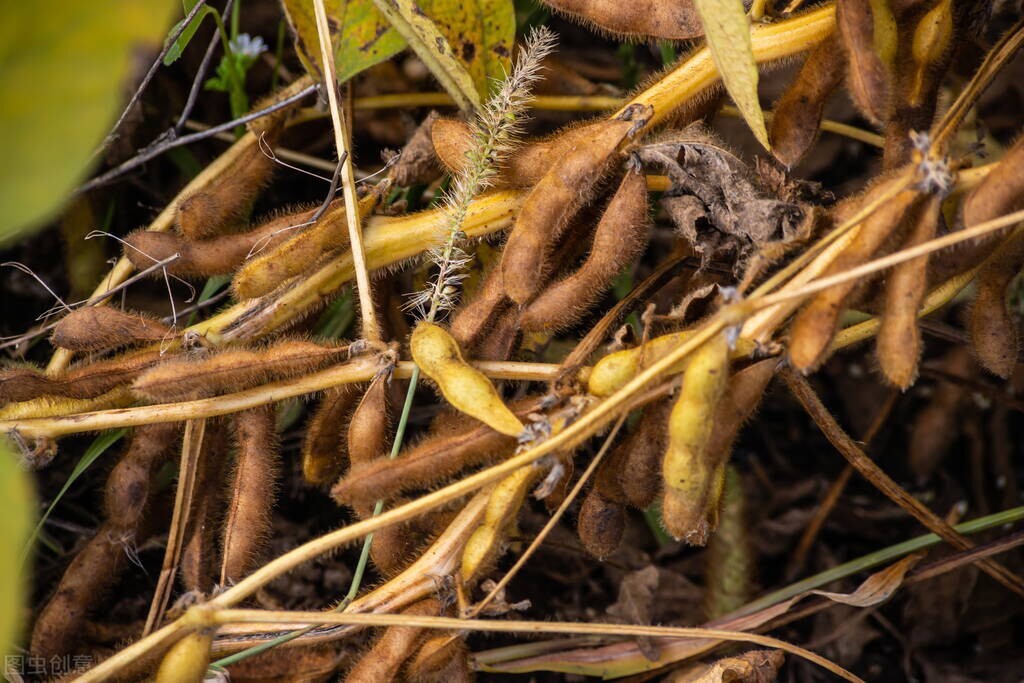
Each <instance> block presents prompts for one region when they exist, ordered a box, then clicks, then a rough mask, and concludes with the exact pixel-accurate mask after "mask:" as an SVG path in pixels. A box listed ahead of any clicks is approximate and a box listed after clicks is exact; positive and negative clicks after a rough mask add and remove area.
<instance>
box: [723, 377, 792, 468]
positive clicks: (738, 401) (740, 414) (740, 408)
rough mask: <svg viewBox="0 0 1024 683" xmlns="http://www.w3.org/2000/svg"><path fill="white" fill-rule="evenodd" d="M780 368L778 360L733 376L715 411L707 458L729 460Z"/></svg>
mask: <svg viewBox="0 0 1024 683" xmlns="http://www.w3.org/2000/svg"><path fill="white" fill-rule="evenodd" d="M778 366H779V360H778V359H777V358H766V359H765V360H762V361H758V362H756V363H753V364H751V365H748V366H747V367H745V368H743V369H742V370H739V371H738V372H735V373H733V375H732V377H731V378H729V387H728V389H726V391H725V396H724V397H723V398H722V400H721V401H720V402H719V404H718V409H717V410H716V411H715V418H714V423H715V424H714V427H713V428H712V430H711V438H710V440H709V441H708V450H707V452H708V456H709V457H710V458H711V460H712V462H714V463H716V464H721V463H724V462H727V461H728V460H729V456H730V455H731V454H732V446H733V443H734V442H735V441H736V437H737V436H738V435H739V432H740V429H741V428H742V427H743V425H744V424H745V423H746V422H747V420H749V419H750V417H751V416H752V415H753V414H754V412H755V411H756V410H757V407H758V406H759V405H760V404H761V399H762V398H763V397H764V392H765V390H766V389H767V388H768V383H769V382H771V381H772V377H774V376H775V371H776V369H777V368H778Z"/></svg>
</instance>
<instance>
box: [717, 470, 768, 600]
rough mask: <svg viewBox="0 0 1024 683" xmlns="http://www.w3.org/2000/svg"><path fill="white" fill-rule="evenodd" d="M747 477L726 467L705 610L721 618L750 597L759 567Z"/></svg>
mask: <svg viewBox="0 0 1024 683" xmlns="http://www.w3.org/2000/svg"><path fill="white" fill-rule="evenodd" d="M749 524H750V521H749V520H748V519H747V506H746V497H745V495H744V492H743V480H742V479H741V478H740V475H739V472H737V471H736V468H735V467H731V466H730V467H727V468H726V469H725V483H724V490H723V492H722V504H721V513H720V515H719V521H718V529H717V531H716V532H715V534H714V535H713V536H712V537H711V539H710V540H709V541H708V547H707V553H706V557H705V569H704V576H705V582H704V585H705V586H706V589H705V591H704V612H705V614H706V615H707V617H708V619H717V618H719V617H722V616H725V615H726V614H729V613H730V612H733V611H735V610H737V609H739V608H740V607H742V606H743V605H745V604H747V602H748V601H749V600H750V597H751V595H750V591H751V588H752V587H753V576H754V568H755V564H754V563H755V558H754V554H753V553H754V548H753V546H752V544H751V542H750V535H749V533H748V528H749V526H748V525H749Z"/></svg>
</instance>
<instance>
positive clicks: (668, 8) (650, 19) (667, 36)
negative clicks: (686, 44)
mask: <svg viewBox="0 0 1024 683" xmlns="http://www.w3.org/2000/svg"><path fill="white" fill-rule="evenodd" d="M544 4H546V5H548V6H549V7H551V8H553V9H555V10H556V11H558V12H561V13H565V14H568V15H569V16H571V17H573V18H574V19H578V20H579V21H580V22H582V23H584V24H586V25H587V26H591V27H596V28H598V29H600V30H602V31H607V32H608V33H612V34H615V35H622V36H632V37H636V38H642V39H644V40H647V39H649V38H660V39H662V40H690V39H692V38H698V37H700V36H702V35H704V26H703V25H702V24H701V22H700V16H699V15H698V14H697V9H696V7H695V6H694V4H693V2H692V0H634V1H633V2H616V0H544Z"/></svg>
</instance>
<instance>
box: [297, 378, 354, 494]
mask: <svg viewBox="0 0 1024 683" xmlns="http://www.w3.org/2000/svg"><path fill="white" fill-rule="evenodd" d="M358 398H359V392H357V391H356V388H355V386H353V385H351V384H346V385H345V386H341V387H332V388H330V389H328V390H327V391H325V392H324V395H323V398H321V399H320V404H319V405H318V406H317V409H316V411H315V412H314V413H313V416H312V417H311V418H309V423H308V424H307V425H306V436H305V438H304V439H303V442H302V476H303V478H305V480H306V482H307V483H309V484H312V485H314V486H326V485H328V484H332V483H334V482H335V481H337V479H338V477H340V476H341V473H342V472H344V471H345V470H346V469H347V468H348V443H347V441H346V440H345V439H344V438H343V436H344V432H345V423H346V420H347V418H348V414H349V413H350V412H351V411H352V409H353V407H354V406H355V403H356V399H358Z"/></svg>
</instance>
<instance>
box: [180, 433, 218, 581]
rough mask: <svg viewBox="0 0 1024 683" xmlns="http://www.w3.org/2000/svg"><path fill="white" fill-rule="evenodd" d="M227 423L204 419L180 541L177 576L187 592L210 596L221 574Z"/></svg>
mask: <svg viewBox="0 0 1024 683" xmlns="http://www.w3.org/2000/svg"><path fill="white" fill-rule="evenodd" d="M227 423H228V420H227V419H226V418H221V419H207V421H206V429H205V432H204V435H203V444H202V452H201V454H200V456H199V463H198V468H197V470H196V480H195V484H194V485H193V486H194V488H193V493H192V500H193V504H192V509H191V510H190V511H189V514H188V523H187V526H186V527H185V535H184V539H183V541H182V548H181V562H180V563H179V565H180V568H179V573H180V575H181V583H182V585H183V586H184V587H185V590H186V591H190V592H192V593H193V594H196V595H209V594H210V593H211V591H213V588H214V584H215V583H216V581H217V576H218V575H219V574H218V572H219V570H220V562H219V557H220V555H219V553H218V541H219V539H218V538H217V536H218V534H217V533H216V532H217V530H218V529H219V522H220V520H221V518H222V514H221V513H222V508H223V505H222V504H221V503H222V502H223V497H222V496H221V493H222V491H221V482H222V481H223V480H224V479H225V478H226V477H224V474H223V473H224V469H225V468H224V464H225V463H226V462H228V459H229V458H228V453H229V450H230V436H229V434H228V424H227Z"/></svg>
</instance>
